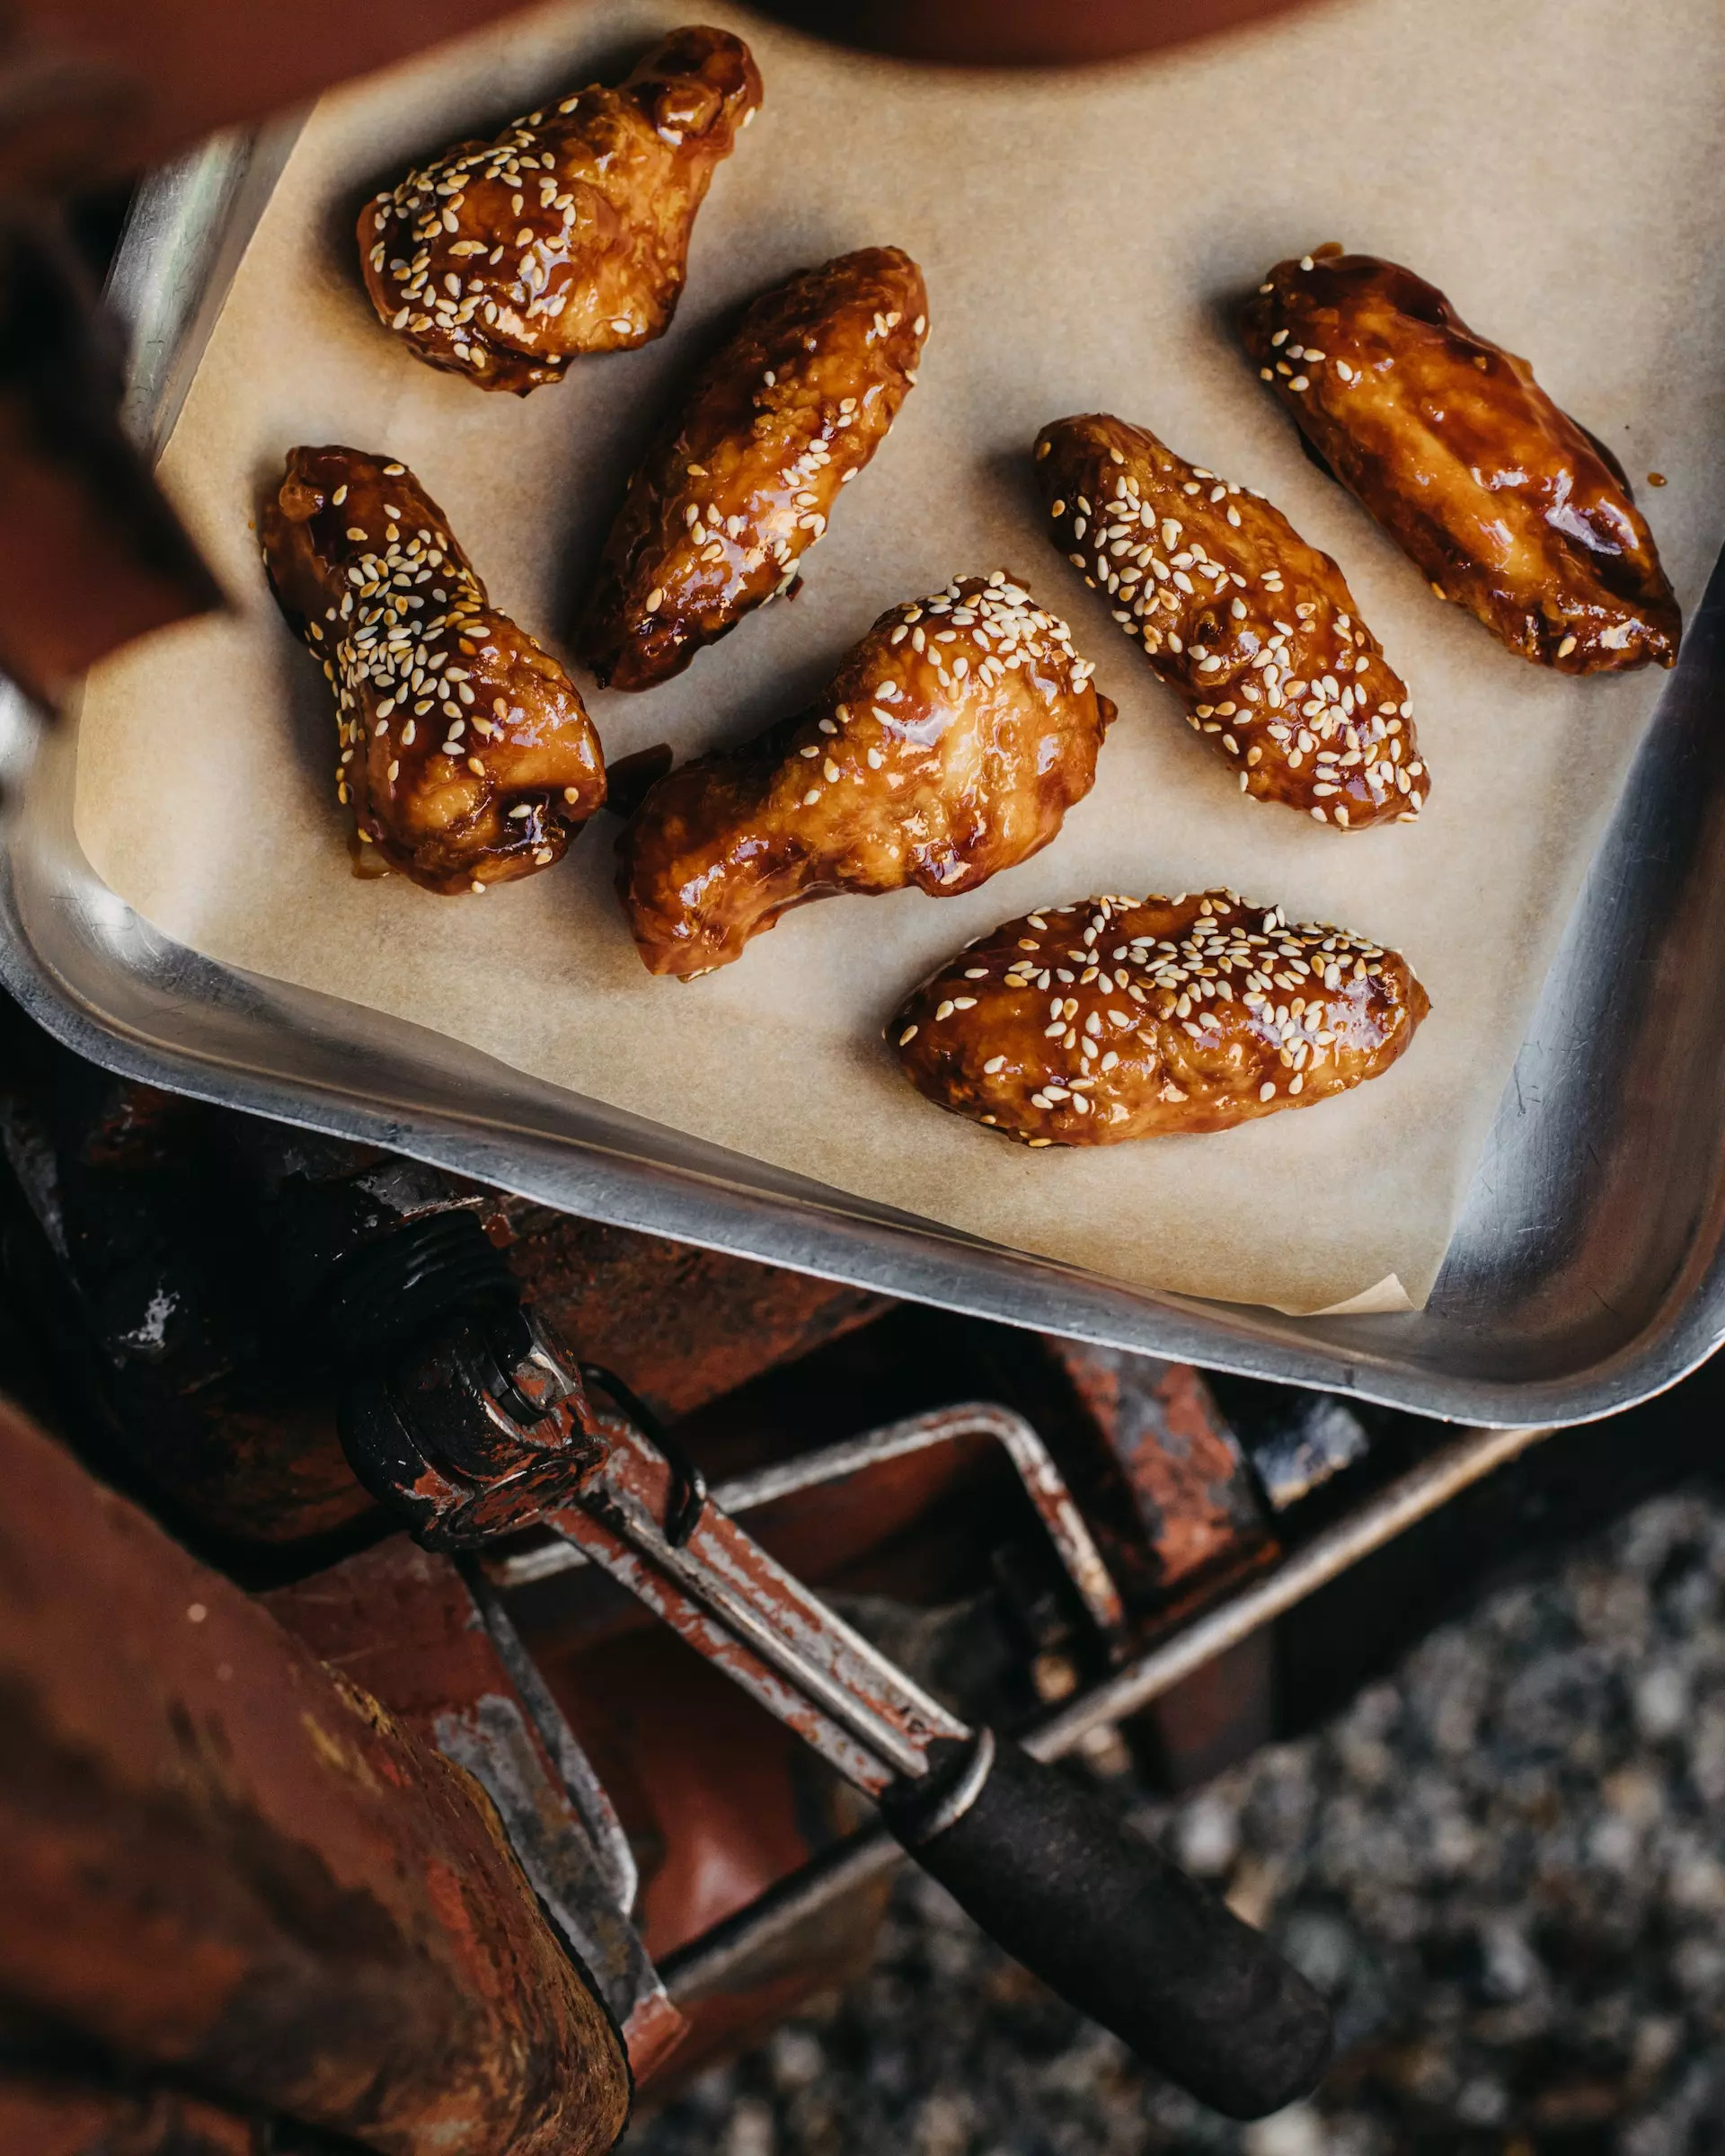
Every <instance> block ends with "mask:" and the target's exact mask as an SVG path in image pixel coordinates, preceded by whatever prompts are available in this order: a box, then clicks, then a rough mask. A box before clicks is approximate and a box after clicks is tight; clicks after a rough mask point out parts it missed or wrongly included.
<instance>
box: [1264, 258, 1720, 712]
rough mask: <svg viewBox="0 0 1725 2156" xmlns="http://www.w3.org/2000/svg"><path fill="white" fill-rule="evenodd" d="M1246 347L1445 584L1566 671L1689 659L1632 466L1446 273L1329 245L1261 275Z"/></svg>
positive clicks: (1340, 470) (1362, 495)
mask: <svg viewBox="0 0 1725 2156" xmlns="http://www.w3.org/2000/svg"><path fill="white" fill-rule="evenodd" d="M1245 345H1246V349H1247V350H1248V351H1249V352H1250V353H1251V354H1252V358H1254V359H1255V360H1257V362H1258V370H1259V373H1260V374H1261V376H1262V377H1263V379H1264V380H1265V381H1266V382H1268V383H1269V384H1270V386H1271V388H1272V389H1274V391H1275V392H1276V394H1277V395H1278V397H1279V398H1280V399H1281V401H1282V402H1283V403H1284V404H1285V405H1286V406H1287V409H1288V411H1290V412H1292V414H1293V415H1294V420H1295V423H1296V426H1297V427H1298V428H1299V429H1300V431H1301V433H1302V434H1303V435H1304V436H1305V439H1306V442H1307V444H1308V445H1309V446H1310V447H1311V448H1312V450H1313V451H1314V452H1315V454H1316V455H1317V458H1318V460H1319V461H1320V462H1321V463H1322V464H1325V465H1327V466H1328V467H1329V469H1330V471H1331V473H1334V475H1335V477H1336V478H1337V479H1339V480H1340V482H1341V483H1342V485H1343V486H1345V487H1348V488H1349V489H1350V490H1352V491H1353V492H1354V493H1355V494H1357V495H1358V497H1359V499H1360V500H1361V501H1362V502H1363V503H1364V504H1365V505H1366V507H1367V508H1368V509H1369V510H1370V511H1371V513H1372V515H1373V516H1374V517H1376V519H1377V521H1378V522H1379V523H1380V524H1381V525H1382V526H1384V530H1385V531H1386V532H1388V533H1389V535H1390V536H1391V537H1392V538H1393V539H1394V540H1395V542H1396V543H1397V544H1398V545H1399V546H1400V547H1401V548H1402V551H1403V552H1404V553H1406V554H1407V555H1408V556H1409V558H1410V559H1411V561H1415V562H1416V563H1418V565H1419V567H1420V569H1421V570H1423V571H1424V572H1425V574H1426V576H1427V578H1428V579H1429V580H1430V583H1431V586H1432V588H1433V589H1434V590H1435V591H1436V592H1437V594H1438V597H1439V598H1442V599H1451V600H1454V601H1455V604H1456V605H1462V606H1465V607H1466V608H1467V609H1468V611H1469V612H1470V613H1471V614H1474V615H1476V616H1477V617H1478V618H1479V620H1481V621H1482V622H1483V623H1485V625H1486V627H1487V628H1488V629H1490V630H1491V632H1492V633H1493V634H1494V635H1496V636H1498V637H1499V638H1500V639H1501V640H1502V641H1503V642H1505V643H1506V644H1508V647H1509V649H1511V650H1512V651H1518V652H1520V654H1521V656H1522V657H1523V658H1531V659H1535V660H1536V661H1537V662H1538V663H1539V664H1540V665H1542V666H1547V667H1557V668H1558V669H1559V671H1560V672H1561V673H1565V674H1604V673H1622V672H1624V671H1625V670H1627V669H1628V668H1629V667H1643V666H1646V665H1647V664H1648V663H1649V662H1650V661H1652V662H1655V663H1657V664H1658V665H1659V666H1662V667H1669V666H1674V665H1675V664H1676V656H1677V640H1678V637H1679V635H1680V633H1681V631H1682V626H1683V623H1682V617H1681V616H1680V614H1679V613H1678V611H1677V602H1676V598H1675V597H1674V596H1673V595H1672V591H1671V587H1670V585H1669V584H1668V582H1667V581H1666V577H1665V571H1664V570H1663V569H1661V568H1660V566H1659V554H1658V552H1656V551H1655V549H1654V545H1653V540H1652V536H1651V535H1650V532H1649V531H1648V528H1647V526H1646V523H1645V522H1644V521H1643V519H1642V517H1641V513H1640V511H1639V510H1638V509H1637V508H1636V507H1635V504H1634V501H1633V499H1632V497H1631V494H1630V490H1629V482H1628V481H1627V480H1626V479H1625V478H1624V476H1623V467H1622V466H1621V465H1620V464H1618V462H1617V459H1616V458H1615V457H1614V455H1612V454H1611V452H1610V450H1609V449H1607V448H1606V446H1605V445H1604V443H1603V442H1599V441H1597V440H1596V439H1595V438H1594V437H1593V436H1592V435H1590V434H1589V433H1588V431H1587V430H1586V429H1585V428H1582V427H1579V426H1578V425H1577V424H1576V422H1575V421H1574V420H1572V419H1570V417H1569V415H1568V414H1567V413H1566V412H1562V411H1559V410H1558V408H1557V406H1556V405H1555V404H1553V402H1552V400H1551V399H1550V398H1549V397H1548V396H1547V395H1546V394H1545V392H1544V390H1543V389H1542V388H1541V387H1540V386H1539V384H1538V383H1537V382H1535V379H1534V376H1533V369H1532V368H1531V367H1529V366H1528V364H1527V362H1526V360H1525V359H1518V358H1516V356H1515V354H1514V353H1513V352H1506V351H1505V350H1504V349H1502V347H1501V346H1499V345H1495V344H1492V343H1491V342H1490V341H1489V340H1487V339H1485V338H1483V337H1480V336H1477V335H1475V333H1474V332H1473V331H1472V330H1470V329H1469V328H1468V327H1467V325H1466V323H1464V322H1463V321H1462V320H1461V318H1460V317H1459V316H1458V315H1457V314H1456V313H1455V309H1454V307H1452V306H1451V305H1450V304H1449V302H1448V300H1446V298H1445V297H1444V296H1443V294H1442V293H1441V292H1439V291H1438V289H1437V288H1436V287H1435V286H1432V285H1429V284H1427V283H1426V282H1425V280H1424V279H1423V278H1418V277H1416V276H1415V275H1414V274H1413V272H1412V271H1411V270H1403V269H1400V268H1398V266H1397V265H1396V264H1395V263H1394V262H1385V261H1379V260H1378V258H1377V257H1376V255H1370V254H1344V253H1343V252H1341V250H1340V247H1338V246H1333V245H1332V246H1329V247H1321V248H1319V249H1318V250H1317V251H1316V252H1314V253H1312V254H1307V255H1303V256H1302V257H1301V258H1300V260H1299V261H1287V262H1278V264H1277V266H1276V267H1275V269H1273V270H1271V271H1270V273H1269V278H1267V279H1266V281H1265V282H1264V283H1263V284H1261V286H1260V287H1258V291H1257V293H1256V295H1255V296H1254V297H1253V298H1252V300H1251V302H1250V303H1249V304H1248V305H1247V307H1246V311H1245Z"/></svg>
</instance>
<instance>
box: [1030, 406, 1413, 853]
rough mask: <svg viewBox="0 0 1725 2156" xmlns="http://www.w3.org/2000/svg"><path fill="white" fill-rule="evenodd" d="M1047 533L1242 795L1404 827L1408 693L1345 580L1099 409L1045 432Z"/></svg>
mask: <svg viewBox="0 0 1725 2156" xmlns="http://www.w3.org/2000/svg"><path fill="white" fill-rule="evenodd" d="M1036 455H1037V459H1038V464H1037V469H1038V473H1039V476H1040V478H1041V481H1042V485H1043V490H1044V491H1045V493H1046V494H1047V496H1048V513H1049V515H1050V517H1052V518H1053V520H1054V521H1053V526H1052V529H1051V531H1050V534H1049V536H1050V537H1051V538H1052V539H1053V541H1054V543H1055V544H1056V545H1057V547H1058V548H1059V549H1060V551H1061V552H1062V553H1064V554H1065V555H1066V557H1067V559H1068V560H1069V561H1071V562H1072V563H1073V565H1074V567H1075V568H1076V569H1079V570H1083V571H1084V579H1085V581H1086V582H1087V583H1090V584H1093V585H1095V586H1096V587H1097V588H1099V589H1101V590H1102V591H1103V592H1105V593H1106V594H1107V596H1108V597H1109V600H1110V603H1111V605H1113V608H1114V618H1115V620H1116V621H1117V622H1119V623H1120V625H1121V627H1122V628H1123V629H1124V630H1125V631H1126V632H1127V634H1128V636H1130V637H1132V638H1134V639H1135V640H1137V641H1141V642H1142V644H1143V646H1144V651H1145V656H1146V658H1148V660H1149V661H1150V664H1151V666H1152V667H1154V669H1155V671H1156V673H1157V674H1158V675H1159V676H1161V678H1162V679H1163V681H1165V682H1166V683H1167V684H1168V685H1169V687H1170V688H1171V689H1172V690H1174V691H1175V692H1176V694H1178V695H1179V696H1180V697H1181V701H1182V702H1184V704H1185V706H1186V715H1187V718H1188V719H1189V720H1190V722H1191V724H1192V725H1193V726H1194V727H1196V728H1197V729H1198V730H1199V733H1200V734H1201V735H1202V736H1203V738H1204V739H1205V740H1206V741H1207V743H1208V744H1209V746H1210V747H1212V748H1214V749H1216V751H1217V752H1218V753H1219V754H1220V755H1222V757H1223V758H1224V759H1225V762H1226V763H1227V764H1228V765H1229V767H1230V769H1232V770H1234V771H1237V772H1238V773H1239V774H1240V791H1242V792H1243V794H1245V795H1247V796H1248V797H1249V798H1250V799H1252V800H1262V801H1281V802H1284V803H1285V804H1286V805H1287V807H1288V808H1299V809H1304V810H1305V812H1306V813H1307V814H1308V815H1310V816H1313V817H1315V818H1316V819H1317V821H1318V822H1319V823H1321V824H1330V825H1331V826H1333V827H1334V828H1336V829H1338V830H1341V831H1360V830H1364V828H1365V827H1366V826H1367V824H1377V823H1383V822H1384V821H1386V820H1387V819H1389V818H1391V817H1394V818H1398V819H1399V820H1400V821H1402V822H1403V823H1406V822H1409V821H1411V819H1412V817H1415V816H1417V815H1418V814H1419V812H1420V808H1421V807H1422V806H1423V804H1424V802H1425V798H1426V794H1427V792H1428V791H1429V786H1430V780H1429V778H1428V776H1427V773H1426V767H1425V764H1424V763H1423V762H1422V760H1421V758H1420V747H1419V744H1418V742H1417V741H1416V740H1415V739H1414V733H1413V705H1412V702H1411V700H1410V698H1409V695H1408V690H1407V685H1406V684H1405V683H1404V682H1403V681H1402V678H1401V676H1399V675H1397V674H1396V673H1395V671H1394V670H1393V667H1391V666H1390V664H1389V662H1388V660H1387V659H1386V658H1384V652H1383V649H1382V647H1381V646H1380V645H1379V643H1378V641H1377V639H1376V637H1375V636H1374V635H1373V634H1372V632H1371V631H1370V630H1369V629H1367V626H1366V624H1365V623H1364V622H1362V621H1361V620H1360V618H1359V609H1358V605H1356V603H1355V600H1354V596H1353V594H1352V593H1351V592H1350V591H1349V588H1348V586H1347V582H1346V580H1345V579H1344V578H1343V576H1342V573H1341V571H1340V570H1339V569H1338V568H1337V567H1336V564H1335V563H1334V562H1333V561H1331V559H1330V557H1329V555H1328V554H1324V553H1320V552H1319V551H1318V549H1317V548H1316V547H1315V546H1308V545H1307V544H1306V543H1305V540H1304V539H1302V538H1301V537H1300V535H1299V534H1298V533H1297V532H1296V530H1295V529H1294V527H1293V526H1292V525H1291V524H1289V522H1288V521H1287V517H1284V516H1283V515H1282V513H1281V511H1280V510H1279V509H1278V508H1272V507H1271V506H1270V504H1269V502H1267V501H1266V500H1264V499H1263V498H1262V496H1261V495H1258V494H1254V493H1252V491H1251V490H1249V489H1245V488H1242V487H1237V486H1234V485H1233V484H1232V483H1231V482H1228V481H1225V480H1220V479H1218V478H1217V477H1216V473H1214V472H1207V471H1205V470H1204V469H1203V468H1202V466H1200V465H1197V464H1187V463H1186V462H1185V460H1184V459H1183V458H1181V457H1178V456H1176V455H1174V453H1173V451H1172V449H1170V448H1168V447H1167V446H1166V445H1165V444H1164V443H1162V442H1159V441H1158V440H1157V439H1156V437H1155V436H1154V434H1152V433H1151V432H1150V431H1149V429H1147V428H1143V427H1132V426H1128V423H1127V422H1126V421H1125V420H1116V419H1110V417H1109V416H1108V415H1107V414H1106V413H1102V412H1091V413H1089V414H1087V415H1086V416H1085V417H1084V418H1082V419H1072V420H1057V421H1056V422H1055V424H1054V425H1053V426H1052V427H1045V428H1044V429H1042V432H1041V433H1040V434H1039V436H1038V437H1037V443H1036Z"/></svg>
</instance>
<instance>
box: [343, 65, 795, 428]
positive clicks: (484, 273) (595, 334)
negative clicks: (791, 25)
mask: <svg viewBox="0 0 1725 2156" xmlns="http://www.w3.org/2000/svg"><path fill="white" fill-rule="evenodd" d="M760 102H761V78H760V75H759V74H758V73H757V71H756V66H755V62H754V60H753V58H752V57H751V56H750V54H749V49H748V48H747V45H745V44H744V43H743V41H742V40H741V39H740V38H737V37H733V36H732V35H731V33H730V31H725V30H701V29H693V30H677V31H672V32H671V34H670V35H669V36H668V38H665V39H662V40H660V42H659V44H658V45H656V46H655V47H654V48H653V49H652V51H650V53H649V54H648V55H647V56H646V57H645V58H644V59H643V60H642V61H641V63H640V65H639V66H637V67H636V68H635V70H634V72H633V74H632V75H630V76H629V78H628V80H627V81H626V82H624V84H622V85H621V86H620V87H619V88H617V89H615V90H606V89H605V88H603V87H601V86H600V85H599V84H597V83H596V84H593V85H592V87H591V88H589V89H586V90H580V91H577V92H576V93H574V94H573V95H571V96H569V97H565V98H563V99H562V102H559V103H557V104H555V105H553V106H550V107H548V108H547V109H546V110H543V111H539V112H529V113H528V114H527V116H526V119H518V120H517V121H516V122H515V123H514V124H513V125H512V126H510V127H508V128H504V130H503V132H502V133H501V134H500V136H499V137H497V139H496V140H495V141H494V142H464V143H457V144H456V146H455V147H454V148H453V149H449V150H447V151H445V153H444V154H443V155H442V156H441V157H438V158H437V159H435V160H434V161H433V162H432V163H429V164H426V165H421V166H420V167H418V168H417V169H416V170H415V171H413V172H409V173H408V175H407V177H406V178H405V179H404V180H403V181H402V182H401V183H400V185H399V186H397V187H395V188H394V189H392V190H388V191H386V192H385V193H383V194H380V195H378V196H377V197H376V199H375V200H373V201H370V202H367V205H366V207H365V208H364V209H363V210H361V211H360V213H359V228H358V236H359V253H360V259H361V261H362V264H363V267H364V270H365V278H366V288H367V291H368V292H369V293H370V294H371V299H372V305H374V306H375V307H376V310H377V313H378V314H379V316H380V317H381V319H382V320H383V321H384V322H385V323H387V324H388V326H389V327H390V328H391V329H392V330H394V331H395V333H396V334H397V335H398V336H399V337H400V338H401V339H402V340H403V343H405V344H406V345H407V346H408V348H409V349H411V351H413V352H414V353H416V354H417V355H418V357H419V358H421V359H424V360H426V361H427V362H429V365H431V366H432V367H447V368H449V369H450V370H451V371H453V372H454V373H456V374H463V375H465V376H467V378H468V380H469V381H471V382H476V383H478V384H479V385H480V387H481V388H482V389H510V390H514V391H515V392H516V393H517V394H518V395H522V396H525V395H526V393H527V392H528V391H529V390H531V389H536V388H537V387H538V386H539V384H541V383H542V382H554V381H556V380H557V379H558V377H559V376H561V375H562V373H563V371H564V369H565V368H566V367H568V365H569V363H570V361H571V359H572V358H575V357H576V356H577V355H578V354H579V353H582V352H614V351H626V350H629V349H632V348H633V347H634V346H636V345H640V344H646V343H649V342H650V340H652V339H653V338H655V337H659V336H662V335H663V334H664V332H665V330H666V328H667V327H668V324H669V323H670V319H671V314H672V311H673V309H674V308H675V307H676V305H677V296H678V294H679V293H680V292H681V291H682V289H683V278H684V272H685V270H686V266H687V261H688V252H689V234H690V231H691V229H692V228H693V226H694V215H695V212H696V211H697V210H698V209H699V208H700V207H701V204H702V201H703V199H704V197H705V195H706V191H707V183H708V181H710V180H711V179H712V172H713V167H714V166H715V165H716V164H718V163H720V162H721V160H722V159H724V158H726V157H728V156H730V152H731V149H732V146H733V145H734V144H735V142H736V139H737V132H738V129H739V128H742V127H744V126H746V125H747V122H748V120H749V119H750V117H751V116H752V114H753V113H754V111H755V110H756V106H758V105H759V103H760Z"/></svg>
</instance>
